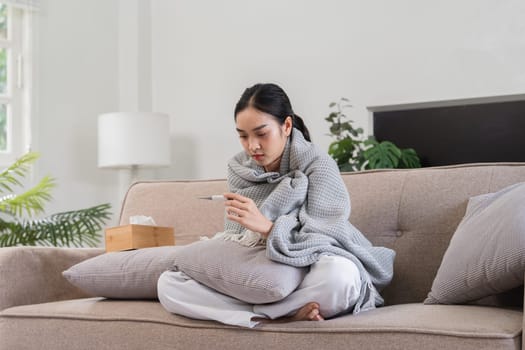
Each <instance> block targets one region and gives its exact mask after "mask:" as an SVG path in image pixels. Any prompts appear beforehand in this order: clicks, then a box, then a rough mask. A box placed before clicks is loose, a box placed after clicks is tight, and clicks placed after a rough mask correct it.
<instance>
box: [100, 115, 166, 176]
mask: <svg viewBox="0 0 525 350" xmlns="http://www.w3.org/2000/svg"><path fill="white" fill-rule="evenodd" d="M169 164H170V125H169V116H168V115H167V114H163V113H150V112H147V113H145V112H136V113H123V112H119V113H106V114H101V115H99V117H98V166H99V167H101V168H129V169H131V174H130V175H131V181H130V182H133V181H135V180H136V179H137V170H138V167H139V166H140V167H158V166H167V165H169ZM127 185H129V183H128V184H127Z"/></svg>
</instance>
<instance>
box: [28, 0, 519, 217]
mask: <svg viewBox="0 0 525 350" xmlns="http://www.w3.org/2000/svg"><path fill="white" fill-rule="evenodd" d="M37 16H38V21H37V22H36V28H35V31H36V41H35V43H36V50H37V65H36V67H35V68H36V69H35V78H36V81H37V83H36V85H35V86H36V89H35V92H34V99H35V108H34V113H35V114H34V118H33V137H34V140H35V144H34V148H35V149H36V150H37V151H40V152H41V153H42V159H41V160H40V161H39V165H38V167H37V176H41V175H44V174H50V175H52V176H54V177H56V178H57V181H58V185H59V187H58V188H57V189H56V190H55V191H54V197H55V201H54V202H53V204H52V205H51V206H50V207H49V209H50V211H58V210H70V209H76V208H80V207H85V206H89V205H95V204H99V203H103V202H111V203H113V204H114V206H115V207H116V208H115V212H116V214H118V206H119V203H118V202H119V200H120V197H119V196H120V195H119V191H118V186H119V182H118V176H117V173H116V172H115V171H113V170H101V169H98V168H97V159H96V154H97V150H96V148H97V143H96V118H97V115H98V114H100V113H104V112H109V111H115V110H122V109H124V108H125V109H128V108H133V106H134V108H138V109H141V108H142V109H144V108H151V109H152V110H155V111H158V112H167V113H169V114H170V115H171V116H172V126H171V132H172V137H173V141H172V143H173V145H174V149H173V156H172V158H173V162H174V164H173V166H172V167H171V168H168V169H163V170H159V171H154V172H143V176H145V177H153V178H175V179H176V178H214V177H224V176H225V162H226V161H227V159H228V158H229V157H230V156H231V155H232V154H233V153H235V152H237V151H238V150H240V146H239V144H238V141H237V137H236V135H235V132H234V125H233V115H232V113H233V112H232V111H233V107H234V104H235V103H236V101H237V99H238V98H239V96H240V94H241V93H242V91H243V89H244V88H246V87H247V86H249V85H251V84H253V83H256V82H261V81H262V82H276V83H278V84H280V85H282V86H283V87H284V88H285V90H286V91H287V92H288V94H289V95H290V98H291V100H292V103H293V105H294V108H295V110H296V113H297V114H299V115H301V116H303V117H304V119H305V120H306V122H307V124H308V125H309V127H310V130H311V132H312V135H313V139H314V142H316V143H318V144H319V145H320V146H321V147H323V148H325V149H326V148H327V147H328V144H329V142H330V138H329V137H328V136H326V135H325V134H326V133H327V131H328V125H327V123H326V121H324V117H325V116H326V115H327V114H328V113H329V109H328V104H329V103H330V102H331V101H334V100H336V99H338V98H339V97H341V96H345V97H348V98H349V99H351V100H352V102H353V104H354V106H355V107H354V109H353V115H354V120H355V121H356V122H357V123H358V124H359V125H361V126H363V127H365V128H366V127H367V126H368V125H367V122H368V114H367V110H366V107H367V106H372V105H385V104H398V103H410V102H422V101H434V100H446V99H458V98H470V97H479V96H492V95H507V94H519V93H525V69H524V68H523V63H524V62H525V44H524V40H523V38H525V22H524V21H523V18H525V2H523V1H522V0H507V1H488V0H484V1H479V0H463V1H459V2H458V1H452V0H444V1H439V2H436V1H434V2H429V1H415V0H413V1H408V0H405V1H388V0H375V1H356V0H324V1H307V0H287V1H282V0H266V1H246V0H221V1H212V0H208V1H204V0H194V1H189V0H92V1H84V0H68V1H65V0H42V8H41V10H40V12H39V13H38V15H37ZM137 16H139V17H137ZM135 36H136V38H137V39H136V40H137V41H136V42H133V40H134V39H133V38H134V37H135ZM123 54H126V55H127V54H129V56H126V57H127V58H126V60H123V56H122V55H123ZM119 55H120V59H119ZM130 84H131V85H130ZM133 96H136V97H133ZM137 99H139V101H135V100H137Z"/></svg>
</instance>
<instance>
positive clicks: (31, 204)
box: [0, 152, 111, 247]
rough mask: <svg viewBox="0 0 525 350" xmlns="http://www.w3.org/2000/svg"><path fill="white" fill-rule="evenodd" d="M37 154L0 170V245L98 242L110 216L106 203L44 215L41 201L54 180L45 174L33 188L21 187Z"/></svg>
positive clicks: (32, 154) (26, 156) (83, 244)
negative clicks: (18, 189) (20, 190)
mask: <svg viewBox="0 0 525 350" xmlns="http://www.w3.org/2000/svg"><path fill="white" fill-rule="evenodd" d="M38 156H39V155H38V154H36V153H34V152H29V153H27V154H25V155H24V156H22V157H20V158H19V159H17V160H16V161H15V162H14V163H13V164H12V165H11V166H9V167H8V168H6V169H5V170H3V171H2V172H0V247H7V246H17V245H51V246H76V247H80V246H90V247H94V246H96V245H97V243H98V242H99V235H98V234H99V232H100V231H101V230H102V228H103V227H104V224H105V222H106V220H108V219H109V218H110V216H111V213H110V211H109V209H110V205H109V204H101V205H97V206H94V207H91V208H86V209H81V210H74V211H68V212H62V213H57V214H53V215H51V216H47V217H44V218H35V217H36V216H37V215H40V214H43V213H44V204H45V203H46V202H47V201H49V200H50V199H51V194H50V193H51V189H52V188H53V187H54V186H55V183H54V180H53V179H52V178H50V177H48V176H45V177H44V178H42V179H41V180H40V182H39V183H38V184H37V185H35V186H34V187H32V188H30V189H28V190H26V191H24V192H22V193H19V194H15V191H14V190H13V189H14V188H16V187H23V185H22V182H21V180H22V179H23V178H24V177H25V176H26V175H27V174H28V172H29V170H30V165H31V164H32V163H33V162H34V161H35V160H36V159H37V158H38Z"/></svg>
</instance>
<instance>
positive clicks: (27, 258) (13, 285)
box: [0, 247, 104, 310]
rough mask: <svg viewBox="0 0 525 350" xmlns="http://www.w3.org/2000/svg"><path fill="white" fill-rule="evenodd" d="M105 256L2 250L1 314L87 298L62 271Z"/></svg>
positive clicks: (37, 249)
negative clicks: (20, 306)
mask: <svg viewBox="0 0 525 350" xmlns="http://www.w3.org/2000/svg"><path fill="white" fill-rule="evenodd" d="M102 253H104V250H103V249H100V248H54V247H53V248H51V247H9V248H0V310H3V309H5V308H8V307H11V306H16V305H27V304H37V303H45V302H50V301H57V300H65V299H74V298H84V297H87V296H88V295H86V293H84V292H82V291H81V290H80V289H78V288H77V287H75V286H73V285H72V284H70V283H69V282H68V281H67V280H66V279H65V278H64V277H62V271H64V270H66V269H68V268H69V267H70V266H73V265H75V264H77V263H79V262H80V261H82V260H85V259H89V258H91V257H94V256H96V255H99V254H102Z"/></svg>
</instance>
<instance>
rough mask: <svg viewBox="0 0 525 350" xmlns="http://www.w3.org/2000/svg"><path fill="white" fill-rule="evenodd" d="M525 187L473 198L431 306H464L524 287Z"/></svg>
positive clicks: (430, 299) (444, 262) (434, 289)
mask: <svg viewBox="0 0 525 350" xmlns="http://www.w3.org/2000/svg"><path fill="white" fill-rule="evenodd" d="M524 272H525V182H522V183H518V184H515V185H512V186H509V187H506V188H504V189H502V190H501V191H499V192H496V193H489V194H484V195H480V196H476V197H472V198H471V199H470V200H469V203H468V206H467V210H466V213H465V216H464V218H463V220H462V221H461V222H460V224H459V226H458V227H457V229H456V232H455V233H454V235H453V237H452V239H451V241H450V244H449V247H448V248H447V251H446V252H445V255H444V256H443V260H442V262H441V266H440V267H439V270H438V272H437V275H436V277H435V279H434V282H433V284H432V289H431V291H430V293H429V294H428V297H427V298H426V299H425V301H424V303H425V304H438V303H440V304H459V303H465V302H469V301H474V300H477V299H480V298H483V297H486V296H490V295H494V294H498V293H501V292H504V291H507V290H509V289H512V288H514V287H517V286H519V285H521V284H523V274H524Z"/></svg>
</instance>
